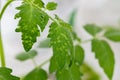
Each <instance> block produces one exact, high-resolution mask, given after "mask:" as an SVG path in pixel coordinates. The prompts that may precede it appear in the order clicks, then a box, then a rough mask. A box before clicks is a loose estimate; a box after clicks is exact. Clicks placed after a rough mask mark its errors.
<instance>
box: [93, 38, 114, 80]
mask: <svg viewBox="0 0 120 80" xmlns="http://www.w3.org/2000/svg"><path fill="white" fill-rule="evenodd" d="M92 51H93V52H95V56H96V58H97V59H98V61H99V64H100V66H101V67H102V68H103V70H104V72H105V73H106V75H107V76H108V78H109V79H112V76H113V71H114V64H115V59H114V53H113V51H112V49H111V48H110V46H109V44H108V43H107V42H106V41H103V40H97V39H93V40H92Z"/></svg>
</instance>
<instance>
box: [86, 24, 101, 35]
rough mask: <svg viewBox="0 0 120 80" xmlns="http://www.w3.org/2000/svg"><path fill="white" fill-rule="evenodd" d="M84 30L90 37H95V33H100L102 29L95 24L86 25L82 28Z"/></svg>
mask: <svg viewBox="0 0 120 80" xmlns="http://www.w3.org/2000/svg"><path fill="white" fill-rule="evenodd" d="M84 29H85V30H86V31H87V32H88V33H89V34H91V35H92V36H95V35H96V34H97V33H99V32H100V31H102V29H101V28H100V27H99V26H97V25H95V24H87V25H85V26H84Z"/></svg>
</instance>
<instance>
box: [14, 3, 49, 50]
mask: <svg viewBox="0 0 120 80" xmlns="http://www.w3.org/2000/svg"><path fill="white" fill-rule="evenodd" d="M17 10H20V12H19V13H17V14H16V16H15V18H20V20H19V23H18V28H17V29H16V32H21V33H22V43H23V46H24V49H25V50H26V51H29V50H30V49H31V48H32V46H33V44H34V43H35V42H36V38H37V37H38V36H40V30H39V27H40V29H41V31H43V30H44V28H45V26H46V24H47V23H48V19H49V17H48V15H47V14H46V13H44V12H43V11H42V10H40V9H38V8H37V7H35V6H34V5H32V4H31V3H27V2H23V3H22V5H21V6H20V7H17Z"/></svg>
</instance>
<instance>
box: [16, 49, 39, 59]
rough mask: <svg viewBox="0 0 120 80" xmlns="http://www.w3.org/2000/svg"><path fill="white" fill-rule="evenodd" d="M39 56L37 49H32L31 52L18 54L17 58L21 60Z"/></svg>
mask: <svg viewBox="0 0 120 80" xmlns="http://www.w3.org/2000/svg"><path fill="white" fill-rule="evenodd" d="M35 56H37V51H35V50H31V51H29V52H22V53H19V54H18V55H16V59H17V60H20V61H26V60H28V59H31V58H34V57H35Z"/></svg>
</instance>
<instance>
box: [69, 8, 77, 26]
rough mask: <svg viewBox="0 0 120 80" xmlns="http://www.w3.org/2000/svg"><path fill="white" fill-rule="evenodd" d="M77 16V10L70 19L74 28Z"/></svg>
mask: <svg viewBox="0 0 120 80" xmlns="http://www.w3.org/2000/svg"><path fill="white" fill-rule="evenodd" d="M76 14H77V10H76V9H75V10H73V11H72V13H71V14H70V19H69V23H70V25H71V26H72V27H74V25H75V18H76Z"/></svg>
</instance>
